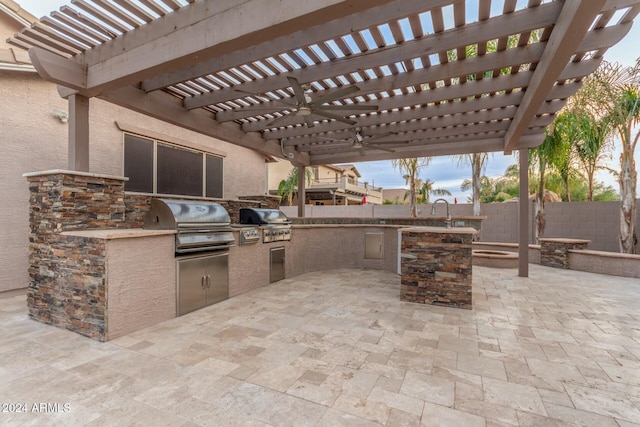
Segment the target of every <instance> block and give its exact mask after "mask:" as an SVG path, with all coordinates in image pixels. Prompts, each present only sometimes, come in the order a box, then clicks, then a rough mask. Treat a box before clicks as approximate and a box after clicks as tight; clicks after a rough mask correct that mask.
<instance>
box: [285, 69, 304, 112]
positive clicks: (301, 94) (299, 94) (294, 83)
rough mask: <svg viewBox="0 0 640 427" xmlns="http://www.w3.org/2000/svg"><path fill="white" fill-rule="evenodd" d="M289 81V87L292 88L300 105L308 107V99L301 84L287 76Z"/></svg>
mask: <svg viewBox="0 0 640 427" xmlns="http://www.w3.org/2000/svg"><path fill="white" fill-rule="evenodd" d="M287 80H289V86H291V89H293V93H294V94H295V95H296V100H297V101H298V105H307V99H306V98H305V97H304V90H302V87H301V86H300V83H298V79H296V78H295V77H292V76H287Z"/></svg>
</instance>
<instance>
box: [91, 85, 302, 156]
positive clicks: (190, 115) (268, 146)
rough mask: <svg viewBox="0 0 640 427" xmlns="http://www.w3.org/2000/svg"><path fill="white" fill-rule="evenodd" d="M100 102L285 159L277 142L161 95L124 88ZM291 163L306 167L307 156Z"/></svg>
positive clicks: (111, 93)
mask: <svg viewBox="0 0 640 427" xmlns="http://www.w3.org/2000/svg"><path fill="white" fill-rule="evenodd" d="M100 98H101V99H104V100H105V101H109V102H111V103H113V104H116V105H120V106H121V107H125V108H128V109H130V110H133V111H137V112H140V113H143V114H146V115H148V116H151V117H154V118H156V119H159V120H162V121H165V122H167V123H171V124H174V125H177V126H180V127H183V128H185V129H189V130H192V131H194V132H198V133H201V134H203V135H207V136H210V137H213V138H217V139H220V140H222V141H226V142H230V143H232V144H236V145H239V146H241V147H245V148H249V149H252V150H255V151H257V152H259V153H262V154H265V155H269V156H275V157H284V156H283V154H282V151H281V149H280V142H279V141H274V140H268V141H267V140H264V139H263V138H262V137H261V136H260V134H258V133H245V132H243V131H242V130H241V129H240V127H239V126H238V125H236V124H235V123H223V124H221V123H217V122H216V121H214V120H213V119H212V118H211V115H210V114H209V113H206V112H205V111H203V110H196V111H187V110H185V109H184V108H182V106H181V105H180V103H179V102H178V100H177V99H176V98H174V97H172V96H170V95H168V94H166V93H163V92H154V93H146V92H144V91H142V90H140V89H136V88H134V87H131V86H129V87H125V88H122V89H118V90H115V91H110V92H108V93H107V94H104V95H101V96H100ZM293 155H294V157H293V158H291V159H290V160H291V161H292V162H296V163H299V164H309V156H308V155H307V154H303V153H293Z"/></svg>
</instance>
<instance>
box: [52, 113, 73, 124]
mask: <svg viewBox="0 0 640 427" xmlns="http://www.w3.org/2000/svg"><path fill="white" fill-rule="evenodd" d="M52 114H53V117H56V118H57V119H58V120H60V123H67V122H68V121H69V113H67V112H66V111H62V110H53V113H52Z"/></svg>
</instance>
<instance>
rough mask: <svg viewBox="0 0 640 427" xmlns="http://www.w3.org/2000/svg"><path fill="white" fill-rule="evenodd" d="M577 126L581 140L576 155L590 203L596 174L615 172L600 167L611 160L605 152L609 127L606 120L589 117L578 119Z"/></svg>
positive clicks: (607, 145)
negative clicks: (605, 171)
mask: <svg viewBox="0 0 640 427" xmlns="http://www.w3.org/2000/svg"><path fill="white" fill-rule="evenodd" d="M578 126H579V127H580V133H581V134H582V138H581V139H580V141H578V144H577V145H576V153H577V155H578V159H579V160H580V163H581V164H582V167H583V169H584V172H585V175H586V177H587V182H588V192H587V200H588V201H590V202H592V201H593V190H594V184H595V174H596V172H597V171H598V170H601V169H606V170H609V171H611V172H613V173H615V171H613V170H611V169H609V168H607V167H605V166H602V162H603V161H604V160H606V159H611V155H609V153H608V152H607V149H608V147H609V144H608V141H609V137H608V134H609V133H610V126H609V124H608V123H607V120H605V119H602V120H597V119H595V118H594V117H592V116H590V115H584V116H583V117H579V118H578Z"/></svg>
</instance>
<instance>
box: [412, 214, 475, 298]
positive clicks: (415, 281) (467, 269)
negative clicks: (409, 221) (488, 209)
mask: <svg viewBox="0 0 640 427" xmlns="http://www.w3.org/2000/svg"><path fill="white" fill-rule="evenodd" d="M476 233H477V231H476V230H475V229H473V228H470V227H464V228H449V229H447V228H441V227H415V228H406V229H403V230H402V246H401V255H400V256H401V270H402V278H401V282H400V300H402V301H409V302H417V303H420V304H432V305H444V306H447V307H456V308H465V309H471V307H472V292H471V287H472V283H471V282H472V262H471V261H472V259H471V255H472V248H471V242H472V240H473V236H474V235H475V234H476Z"/></svg>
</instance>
